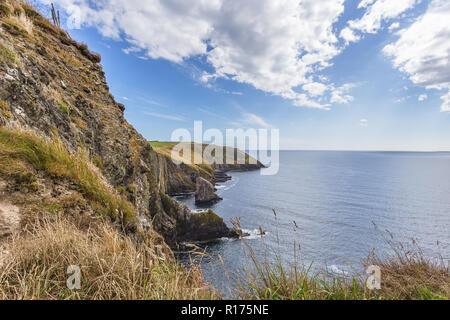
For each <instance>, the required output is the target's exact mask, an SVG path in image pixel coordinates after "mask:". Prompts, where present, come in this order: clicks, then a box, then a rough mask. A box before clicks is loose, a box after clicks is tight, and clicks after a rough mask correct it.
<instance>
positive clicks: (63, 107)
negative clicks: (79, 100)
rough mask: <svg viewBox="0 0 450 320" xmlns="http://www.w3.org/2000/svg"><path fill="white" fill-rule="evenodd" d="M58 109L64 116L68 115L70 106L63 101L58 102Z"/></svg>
mask: <svg viewBox="0 0 450 320" xmlns="http://www.w3.org/2000/svg"><path fill="white" fill-rule="evenodd" d="M58 107H59V110H61V112H62V113H64V114H65V115H66V116H68V117H69V116H70V108H69V106H68V105H66V104H65V103H61V102H60V103H58Z"/></svg>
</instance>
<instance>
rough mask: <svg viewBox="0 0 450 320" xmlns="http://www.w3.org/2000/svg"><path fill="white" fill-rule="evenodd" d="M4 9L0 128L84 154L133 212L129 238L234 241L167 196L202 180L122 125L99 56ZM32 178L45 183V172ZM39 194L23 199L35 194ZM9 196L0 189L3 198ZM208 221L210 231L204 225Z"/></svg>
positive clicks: (27, 13) (30, 15)
mask: <svg viewBox="0 0 450 320" xmlns="http://www.w3.org/2000/svg"><path fill="white" fill-rule="evenodd" d="M11 3H12V5H11ZM6 6H7V7H8V8H9V11H8V10H6V9H5V8H3V9H5V10H2V11H1V12H0V127H3V128H9V129H8V130H16V129H17V128H19V129H20V130H22V129H30V130H33V131H35V132H37V133H38V134H39V135H40V136H42V138H43V139H44V140H49V139H59V140H61V142H62V145H64V147H65V148H66V149H67V150H68V151H69V152H70V153H72V154H74V153H76V152H78V151H79V150H85V152H86V153H87V154H88V157H89V159H90V160H91V162H92V163H94V164H95V165H96V166H97V167H98V169H99V171H100V172H101V174H102V175H103V176H104V177H105V179H106V181H107V183H108V184H109V185H111V186H112V188H114V190H113V191H112V192H114V193H117V194H119V195H120V196H121V197H123V198H125V199H127V200H128V201H129V202H130V203H131V204H132V205H133V206H134V208H135V212H136V215H137V216H136V219H135V220H134V221H133V223H130V224H129V225H128V229H129V231H131V232H132V231H133V230H135V229H136V227H137V226H139V227H144V228H151V227H152V228H154V230H156V231H157V232H159V233H160V234H161V235H162V236H163V237H164V239H165V240H166V242H167V243H168V244H170V245H173V244H175V243H177V242H180V241H185V240H206V238H207V237H211V236H212V235H214V234H215V237H222V236H229V235H233V233H232V231H230V230H229V229H228V228H225V227H224V226H225V223H224V222H223V220H221V219H220V218H219V217H217V216H216V215H215V214H214V213H210V214H211V216H208V217H207V218H208V219H205V221H206V222H205V221H202V222H201V223H198V224H196V221H197V220H198V219H199V217H197V216H195V215H194V214H193V213H192V212H190V211H189V210H188V209H187V208H185V207H183V206H181V205H179V204H178V203H177V202H175V201H172V200H171V199H170V198H169V197H167V196H166V194H170V193H175V192H184V191H186V192H188V191H190V190H192V186H194V187H195V182H194V181H195V179H196V177H197V176H199V175H202V173H201V172H198V171H197V170H195V169H192V168H191V167H189V166H186V165H183V164H182V165H181V166H176V165H175V164H174V163H172V162H171V161H170V159H169V158H167V157H165V156H163V155H161V154H159V153H157V152H155V151H154V149H153V148H152V147H151V145H150V144H149V143H148V141H147V140H146V139H144V138H143V137H142V136H141V135H140V134H139V133H138V132H137V131H136V130H135V129H134V128H133V127H132V126H131V125H130V124H129V123H128V122H127V121H126V119H125V118H124V109H125V106H124V105H122V104H120V103H117V102H116V101H115V99H114V97H113V96H112V95H111V93H110V92H109V87H108V84H107V81H106V78H105V74H104V72H103V70H102V67H101V65H100V64H99V63H100V60H101V58H100V56H99V55H98V54H95V53H91V52H90V51H89V50H88V48H87V46H86V45H84V44H82V43H78V42H76V41H74V40H72V39H71V38H70V36H69V35H68V34H67V33H66V32H65V31H64V30H62V29H60V28H57V27H55V26H54V25H52V24H51V23H49V21H48V20H47V19H45V18H44V17H42V15H41V14H39V13H38V12H36V11H35V10H34V9H33V8H32V7H30V6H28V5H23V4H22V3H20V2H16V1H9V2H8V4H6ZM14 128H16V129H14ZM30 170H32V171H33V170H34V169H30ZM34 171H39V169H35V170H34ZM30 174H32V175H36V176H38V177H40V178H42V179H48V177H45V176H43V174H42V172H31V173H30ZM0 180H1V181H0V182H2V185H4V186H11V177H9V176H8V175H6V174H0ZM37 185H39V184H37ZM71 188H75V189H76V188H77V186H76V184H75V186H73V184H72V185H71ZM37 189H38V190H34V189H33V188H32V189H30V190H27V192H30V193H33V192H34V193H35V194H39V192H40V191H39V188H37ZM10 191H11V190H9V189H8V188H4V190H3V195H2V196H3V197H7V196H8V193H10ZM210 220H211V221H213V222H214V224H213V225H208V221H210ZM218 221H219V223H218ZM197 222H198V221H197ZM204 222H205V223H204ZM134 224H135V225H134ZM187 228H191V230H188V229H187ZM192 228H198V230H197V231H198V232H192ZM202 228H203V229H202ZM204 229H206V231H205V232H204ZM192 234H206V235H207V236H206V238H204V239H199V237H198V236H192ZM190 238H191V239H190ZM192 238H195V239H192Z"/></svg>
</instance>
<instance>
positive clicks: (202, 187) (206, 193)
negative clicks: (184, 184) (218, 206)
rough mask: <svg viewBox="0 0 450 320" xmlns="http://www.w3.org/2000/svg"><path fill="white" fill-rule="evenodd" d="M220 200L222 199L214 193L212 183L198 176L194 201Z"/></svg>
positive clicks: (208, 201)
mask: <svg viewBox="0 0 450 320" xmlns="http://www.w3.org/2000/svg"><path fill="white" fill-rule="evenodd" d="M220 200H223V199H222V198H221V197H219V196H218V195H217V194H216V192H215V189H214V185H213V184H212V183H211V182H209V181H208V180H206V179H204V178H201V177H198V178H197V182H196V191H195V203H196V204H207V203H211V202H215V201H220Z"/></svg>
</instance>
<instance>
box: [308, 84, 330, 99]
mask: <svg viewBox="0 0 450 320" xmlns="http://www.w3.org/2000/svg"><path fill="white" fill-rule="evenodd" d="M302 88H303V90H305V91H307V92H308V93H309V95H310V96H311V97H317V96H322V95H323V94H324V93H325V91H327V90H328V86H327V85H325V84H323V83H320V82H311V83H308V84H305V85H304V86H303V87H302Z"/></svg>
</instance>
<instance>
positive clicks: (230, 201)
mask: <svg viewBox="0 0 450 320" xmlns="http://www.w3.org/2000/svg"><path fill="white" fill-rule="evenodd" d="M231 175H232V176H233V180H231V181H229V182H227V183H224V184H222V185H220V186H219V191H218V194H219V195H220V196H221V197H223V198H224V200H223V201H221V202H219V203H217V204H215V205H213V206H212V207H211V208H212V209H213V210H214V211H215V212H217V213H218V214H219V215H220V216H222V217H223V218H224V219H225V221H227V222H228V221H230V219H234V218H237V217H240V218H241V225H242V227H243V228H244V229H246V230H248V231H251V234H252V235H253V236H252V237H250V238H249V239H247V240H246V241H247V242H248V243H249V244H250V245H251V246H252V248H253V249H254V250H255V253H256V255H257V256H258V257H259V258H264V257H268V259H269V260H270V259H273V257H274V254H272V253H271V252H277V253H278V254H279V256H280V257H281V258H282V259H283V260H284V261H285V262H287V263H288V262H292V261H294V255H297V256H300V257H301V260H302V262H303V263H304V264H305V265H309V264H311V263H313V264H314V266H315V267H316V268H323V269H327V270H329V271H330V272H334V273H342V272H348V273H351V272H360V271H361V268H362V263H361V262H362V261H363V260H364V258H365V257H367V255H368V253H369V252H371V251H372V249H373V248H374V247H376V252H377V253H378V254H385V253H390V248H389V246H388V245H387V244H386V241H385V236H386V232H385V230H389V231H390V232H392V233H393V234H394V235H395V237H396V240H398V241H410V239H411V238H415V239H417V240H418V241H419V243H420V246H421V248H422V249H423V250H424V252H425V254H426V255H427V256H429V257H437V256H438V255H442V256H443V257H444V258H450V231H449V230H450V153H401V152H313V151H295V152H294V151H292V152H289V151H286V152H281V154H280V171H279V173H278V174H277V175H274V176H262V175H261V174H260V172H258V171H254V172H233V173H231ZM177 200H178V201H180V202H182V203H185V204H187V205H188V206H189V207H190V208H191V209H201V208H198V207H196V206H195V204H194V198H193V196H192V195H191V196H187V197H184V198H183V197H180V198H178V199H177ZM203 209H204V208H203ZM272 209H275V210H276V212H277V217H278V218H277V220H275V217H274V214H273V212H272ZM294 221H295V223H296V224H297V226H298V229H297V228H295V226H294ZM374 224H375V225H376V226H377V228H375V226H374ZM230 226H231V224H230ZM260 227H261V228H262V229H263V230H264V231H266V232H267V234H266V236H265V237H263V238H261V237H258V236H256V234H257V230H258V229H259V228H260ZM202 247H205V248H206V252H207V253H208V255H209V257H207V258H204V259H203V262H202V267H203V270H204V274H205V278H206V280H207V281H208V282H210V283H211V284H212V285H213V286H215V287H216V288H217V289H219V290H222V292H223V293H224V294H225V295H228V294H229V288H230V287H233V281H232V280H230V279H229V278H230V277H231V278H236V276H235V274H237V273H239V272H241V270H242V268H243V266H244V265H246V258H245V255H244V254H243V249H242V248H243V243H242V241H241V240H234V241H231V240H225V239H224V240H219V241H216V242H213V243H208V244H203V245H202ZM294 247H296V248H297V250H294ZM299 247H300V250H299V249H298V248H299ZM267 251H268V252H267ZM219 255H220V256H221V257H222V259H223V261H224V266H223V267H222V266H220V264H219V263H218V259H217V258H218V256H219ZM179 257H180V259H181V262H182V263H186V262H187V256H186V255H185V254H181V255H180V256H179Z"/></svg>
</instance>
